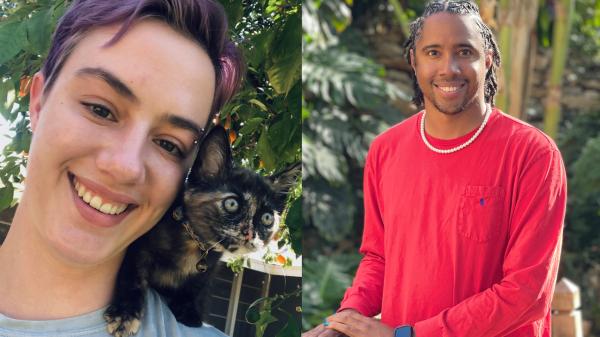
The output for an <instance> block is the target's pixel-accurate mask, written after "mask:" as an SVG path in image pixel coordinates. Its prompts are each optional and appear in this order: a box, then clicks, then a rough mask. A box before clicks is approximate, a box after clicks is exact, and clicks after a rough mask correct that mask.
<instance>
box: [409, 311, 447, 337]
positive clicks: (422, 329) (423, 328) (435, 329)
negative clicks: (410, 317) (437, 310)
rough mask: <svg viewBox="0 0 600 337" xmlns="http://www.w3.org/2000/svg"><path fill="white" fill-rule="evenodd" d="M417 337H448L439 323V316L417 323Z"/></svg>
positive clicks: (415, 330)
mask: <svg viewBox="0 0 600 337" xmlns="http://www.w3.org/2000/svg"><path fill="white" fill-rule="evenodd" d="M413 329H414V332H415V337H442V336H443V337H446V334H445V333H444V329H443V328H442V325H441V324H440V323H439V316H434V317H431V318H429V319H426V320H424V321H420V322H417V323H415V326H414V327H413Z"/></svg>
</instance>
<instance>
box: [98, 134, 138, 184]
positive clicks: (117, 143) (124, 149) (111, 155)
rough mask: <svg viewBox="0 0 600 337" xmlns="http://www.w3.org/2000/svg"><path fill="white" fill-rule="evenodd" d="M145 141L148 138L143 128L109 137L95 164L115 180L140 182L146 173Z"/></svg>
mask: <svg viewBox="0 0 600 337" xmlns="http://www.w3.org/2000/svg"><path fill="white" fill-rule="evenodd" d="M147 142H148V138H147V137H146V133H145V132H143V130H130V131H129V132H127V133H125V134H123V135H122V137H118V138H117V139H110V140H109V141H108V142H107V143H106V145H105V147H104V148H103V149H102V151H101V152H100V154H99V155H98V157H97V158H96V165H97V167H98V169H99V170H100V171H102V172H103V173H105V174H107V175H110V176H112V177H113V178H114V179H115V181H116V182H120V183H122V184H134V183H139V182H142V181H144V179H145V174H146V165H145V163H146V162H145V160H146V158H145V155H144V151H145V148H146V146H147V144H146V143H147Z"/></svg>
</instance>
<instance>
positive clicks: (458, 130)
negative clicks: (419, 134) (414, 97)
mask: <svg viewBox="0 0 600 337" xmlns="http://www.w3.org/2000/svg"><path fill="white" fill-rule="evenodd" d="M425 111H426V112H427V113H426V116H425V132H426V133H427V134H428V135H430V136H432V137H435V138H438V139H454V138H458V137H461V136H464V135H466V134H467V133H469V132H471V131H473V130H474V129H476V128H477V127H479V126H480V125H481V123H482V122H483V119H484V117H485V112H486V103H484V102H481V103H478V102H477V103H472V104H471V105H470V106H469V107H468V108H466V109H465V110H463V111H461V112H458V113H455V114H446V113H443V112H440V111H439V110H438V109H436V108H435V106H434V105H433V104H430V103H429V102H425Z"/></svg>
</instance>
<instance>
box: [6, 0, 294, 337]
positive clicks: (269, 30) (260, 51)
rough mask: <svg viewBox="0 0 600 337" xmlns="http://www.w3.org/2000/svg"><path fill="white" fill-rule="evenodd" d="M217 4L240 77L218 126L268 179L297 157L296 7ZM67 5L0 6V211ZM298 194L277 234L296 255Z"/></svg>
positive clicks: (286, 333) (242, 161) (289, 328)
mask: <svg viewBox="0 0 600 337" xmlns="http://www.w3.org/2000/svg"><path fill="white" fill-rule="evenodd" d="M220 2H221V3H222V4H223V6H224V8H225V10H226V12H227V14H228V19H229V22H230V28H231V33H232V36H233V39H234V41H235V42H236V43H237V44H238V46H239V47H240V49H241V51H242V53H243V55H244V58H245V60H246V63H247V72H246V76H245V80H244V83H243V85H242V88H241V90H240V92H239V94H238V95H237V96H236V97H235V98H234V99H233V100H232V101H231V102H230V103H229V104H227V105H226V106H225V107H224V108H223V109H222V111H221V112H220V116H219V120H220V122H221V123H223V124H224V126H225V127H226V128H228V129H229V134H230V140H231V141H232V143H233V144H232V145H233V152H234V157H235V159H236V162H237V163H238V165H241V166H244V167H247V168H250V169H254V170H257V171H260V172H261V173H263V174H265V175H267V174H272V173H274V172H277V171H279V170H281V169H283V168H285V167H286V166H288V165H290V164H292V163H295V162H298V161H299V160H300V158H301V128H302V126H301V120H300V118H301V105H300V101H301V95H302V92H301V82H300V74H301V68H300V66H301V63H302V55H301V44H300V41H301V36H302V31H301V23H300V19H301V17H300V15H301V9H300V1H299V0H258V1H246V0H220ZM69 3H70V1H69V0H62V1H61V0H59V1H50V0H37V1H36V0H14V1H2V2H0V46H1V47H0V114H1V115H2V117H3V118H4V119H5V120H6V122H8V123H9V124H10V126H11V129H12V131H13V132H14V134H15V136H14V137H13V138H12V141H11V143H10V144H9V145H8V146H6V147H5V148H4V149H3V151H2V153H1V154H0V181H1V182H2V184H0V210H3V209H6V208H7V207H9V206H13V205H14V204H15V203H16V202H18V200H17V199H16V198H15V193H14V192H15V190H16V189H18V188H19V183H21V182H22V181H23V180H24V177H23V175H22V174H23V172H24V168H25V165H26V163H27V153H28V151H29V143H30V141H31V131H30V128H29V118H28V115H27V111H28V108H29V100H28V83H29V79H30V78H31V76H32V75H33V74H34V73H35V72H36V71H38V70H39V69H40V68H41V65H42V61H43V60H44V58H45V56H46V53H47V50H48V48H49V45H50V41H51V34H52V33H53V30H54V27H55V25H56V22H57V20H58V18H60V16H61V15H62V14H63V13H64V11H65V9H66V7H67V6H68V5H69ZM301 193H302V188H301V185H300V183H298V185H297V187H296V188H295V190H294V192H293V193H292V196H291V197H290V199H289V204H288V206H290V210H289V216H288V217H287V219H284V225H283V227H282V229H281V232H280V233H279V237H280V240H279V245H280V246H284V245H289V246H290V247H291V248H292V249H293V250H294V251H295V253H296V254H297V255H300V254H301V252H302V250H301V242H302V216H301V213H300V212H301V205H300V202H301V201H300V195H301ZM288 262H289V261H288ZM277 296H284V295H277ZM285 296H287V295H285ZM296 296H297V294H296ZM288 297H289V296H288ZM288 297H285V298H288ZM280 300H281V299H280ZM298 325H299V323H296V322H295V321H294V320H290V321H289V322H288V324H287V325H286V326H285V328H284V329H282V330H281V331H280V332H279V334H278V337H292V336H297V334H295V332H294V331H295V330H297V329H295V328H294V327H295V326H298Z"/></svg>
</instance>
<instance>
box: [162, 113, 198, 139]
mask: <svg viewBox="0 0 600 337" xmlns="http://www.w3.org/2000/svg"><path fill="white" fill-rule="evenodd" d="M165 120H166V121H167V123H169V124H171V125H172V126H174V127H177V128H181V129H186V130H189V131H191V132H193V133H194V135H195V136H196V140H200V139H201V138H202V136H203V135H204V128H201V127H200V125H198V124H196V122H194V121H192V120H189V119H187V118H184V117H180V116H177V115H173V114H168V115H167V116H166V117H165Z"/></svg>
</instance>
